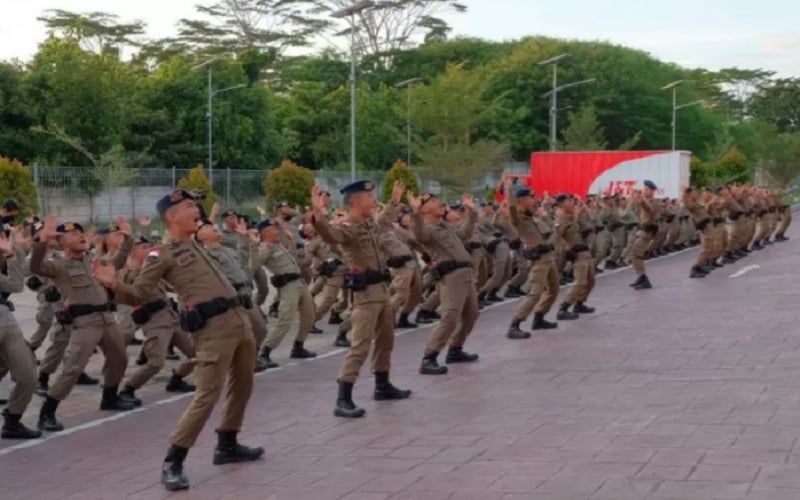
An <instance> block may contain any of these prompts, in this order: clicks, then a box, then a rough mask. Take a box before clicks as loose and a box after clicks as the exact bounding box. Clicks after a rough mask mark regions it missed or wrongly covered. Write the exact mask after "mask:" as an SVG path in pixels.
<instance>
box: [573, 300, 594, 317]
mask: <svg viewBox="0 0 800 500" xmlns="http://www.w3.org/2000/svg"><path fill="white" fill-rule="evenodd" d="M572 310H573V311H574V312H576V313H579V314H592V313H593V312H594V307H589V306H587V305H586V304H584V303H583V302H578V303H577V304H575V307H574V308H573V309H572Z"/></svg>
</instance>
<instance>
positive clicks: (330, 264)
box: [317, 258, 344, 278]
mask: <svg viewBox="0 0 800 500" xmlns="http://www.w3.org/2000/svg"><path fill="white" fill-rule="evenodd" d="M342 264H344V262H342V261H341V260H339V259H335V258H334V259H327V260H326V261H325V262H323V263H322V264H320V265H319V267H318V268H317V272H318V273H319V274H320V276H325V277H328V278H330V277H331V276H333V274H334V273H335V272H336V270H337V269H339V266H341V265H342Z"/></svg>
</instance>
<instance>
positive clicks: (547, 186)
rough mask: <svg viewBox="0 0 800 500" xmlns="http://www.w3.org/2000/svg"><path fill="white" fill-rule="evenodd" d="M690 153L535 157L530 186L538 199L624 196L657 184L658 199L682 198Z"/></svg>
mask: <svg viewBox="0 0 800 500" xmlns="http://www.w3.org/2000/svg"><path fill="white" fill-rule="evenodd" d="M691 156H692V155H691V153H689V152H688V151H565V152H545V153H533V154H532V155H531V176H530V178H529V184H530V186H531V187H533V188H534V189H535V190H536V193H537V195H541V194H543V193H545V192H547V193H548V194H550V195H551V196H555V195H556V194H558V193H569V194H574V195H579V196H581V197H584V196H586V195H587V194H599V195H606V194H621V195H625V196H628V195H630V194H631V192H632V191H633V190H634V189H641V188H642V187H643V183H644V181H646V180H650V181H653V182H655V183H656V185H657V186H658V192H657V196H662V197H663V196H668V197H670V198H680V196H681V194H682V190H683V188H685V187H686V186H688V185H689V162H690V160H691Z"/></svg>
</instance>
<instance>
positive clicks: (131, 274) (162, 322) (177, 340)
mask: <svg viewBox="0 0 800 500" xmlns="http://www.w3.org/2000/svg"><path fill="white" fill-rule="evenodd" d="M151 249H152V245H150V241H149V240H148V239H147V238H145V237H144V236H138V237H136V238H135V240H134V245H133V250H132V251H131V257H130V261H131V262H130V265H129V266H128V267H127V268H126V269H124V270H122V271H120V272H119V274H118V276H119V279H120V280H121V281H122V282H123V283H128V284H133V283H135V282H136V277H137V276H139V273H140V272H141V270H142V267H143V266H144V264H145V261H146V260H147V256H148V254H149V253H150V250H151ZM131 319H132V321H133V323H134V324H135V325H136V326H137V327H138V328H141V329H142V332H143V333H144V338H145V341H144V354H145V357H146V358H147V363H145V364H144V365H143V366H140V367H138V368H137V369H136V370H135V371H134V372H133V373H132V374H130V376H129V377H128V379H127V380H126V381H125V383H124V384H123V386H122V391H121V392H120V395H121V396H123V397H124V398H125V399H128V400H130V401H133V403H134V404H135V405H136V406H140V405H141V404H142V401H141V400H140V399H139V398H137V397H136V394H135V392H136V391H137V390H138V389H139V388H141V387H142V386H143V385H144V384H146V383H147V382H148V381H149V380H150V379H152V378H153V377H155V376H156V375H158V373H159V372H160V371H161V369H162V368H164V362H165V360H166V356H167V349H168V348H169V345H170V343H173V344H174V345H175V347H177V348H178V350H179V351H181V352H182V353H183V355H184V356H186V357H187V358H188V359H191V358H194V346H192V339H191V338H190V337H189V334H188V333H186V332H184V331H183V330H181V328H180V324H179V323H178V315H177V313H176V312H175V311H173V310H172V305H171V304H170V302H169V299H168V298H167V291H166V289H165V288H164V287H163V286H159V287H158V288H157V289H156V290H155V291H154V293H153V294H152V295H151V296H150V297H147V298H146V300H145V302H144V303H143V304H141V305H139V306H137V307H134V308H133V312H132V313H131ZM192 368H193V365H192V363H191V362H189V361H186V362H183V363H181V364H180V365H178V366H177V367H176V368H175V369H174V370H172V376H171V377H170V379H169V382H167V392H192V391H194V389H195V387H194V386H193V385H191V384H189V383H187V382H186V381H185V380H183V378H184V377H186V376H187V375H189V374H190V373H192Z"/></svg>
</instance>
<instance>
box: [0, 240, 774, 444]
mask: <svg viewBox="0 0 800 500" xmlns="http://www.w3.org/2000/svg"><path fill="white" fill-rule="evenodd" d="M690 250H695V247H689V248H686V249H684V250H680V251H678V252H674V253H671V254H669V255H665V256H663V257H657V258H655V259H651V260H650V261H648V262H654V261H657V260H662V259H668V258H671V257H674V256H676V255H680V254H682V253H685V252H688V251H690ZM757 267H759V266H748V267H745V268H744V269H742V270H741V271H739V273H742V274H743V272H747V271H748V270H750V268H757ZM621 272H632V271H631V268H630V267H624V268H622V269H614V270H611V271H606V272H604V273H603V274H598V275H597V278H603V277H605V276H612V275H614V274H618V273H621ZM739 273H737V274H739ZM734 276H735V275H733V276H731V277H734ZM569 286H571V285H563V286H561V287H560V288H562V289H563V288H567V287H569ZM520 299H521V297H520V298H515V299H506V300H504V301H503V302H498V303H496V304H491V305H488V306H486V307H484V308H483V310H484V311H485V310H487V309H494V308H495V307H498V306H502V305H506V304H512V303H514V302H517V301H519V300H520ZM436 323H438V322H434V323H432V324H429V325H424V326H420V327H417V328H411V329H408V330H401V331H398V332H396V333H395V335H396V336H400V335H408V334H410V333H414V332H418V331H420V330H426V329H428V328H432V327H433V326H435V325H436ZM343 352H347V349H334V350H333V351H330V352H326V353H325V354H322V355H319V356H317V357H316V358H313V359H309V360H307V361H304V362H302V363H296V364H298V365H299V364H303V363H312V362H314V361H316V360H320V359H325V358H328V357H331V356H335V355H337V354H341V353H343ZM291 366H294V363H293V364H292V365H291ZM283 368H284V367H279V368H275V369H272V370H268V371H265V372H261V373H257V374H256V375H255V376H256V377H261V376H264V375H267V374H269V373H275V372H277V371H280V370H282V369H283ZM191 396H192V393H187V394H179V395H176V396H171V397H168V398H165V399H162V400H159V401H153V402H152V403H148V404H147V406H143V407H141V408H137V409H135V410H132V411H126V412H121V413H116V414H114V415H110V416H108V417H103V418H98V419H95V420H90V421H88V422H84V423H82V424H79V425H76V426H75V427H69V428H67V429H64V430H63V431H61V432H53V433H49V434H48V433H45V434H44V437H42V438H41V439H32V440H30V441H25V442H22V443H20V444H16V445H13V446H9V447H8V448H4V449H2V450H0V456H3V455H8V454H10V453H13V452H15V451H17V450H22V449H25V448H32V447H34V446H39V445H41V444H44V443H46V442H48V441H51V440H53V439H58V438H60V437H65V436H69V435H71V434H75V433H78V432H80V431H84V430H86V429H92V428H94V427H99V426H101V425H104V424H106V423H108V422H113V421H115V420H120V419H123V418H127V417H130V416H132V415H136V414H137V413H142V412H145V411H148V410H150V409H151V408H155V407H158V406H162V405H167V404H170V403H174V402H176V401H180V400H181V399H186V398H189V397H191Z"/></svg>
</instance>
